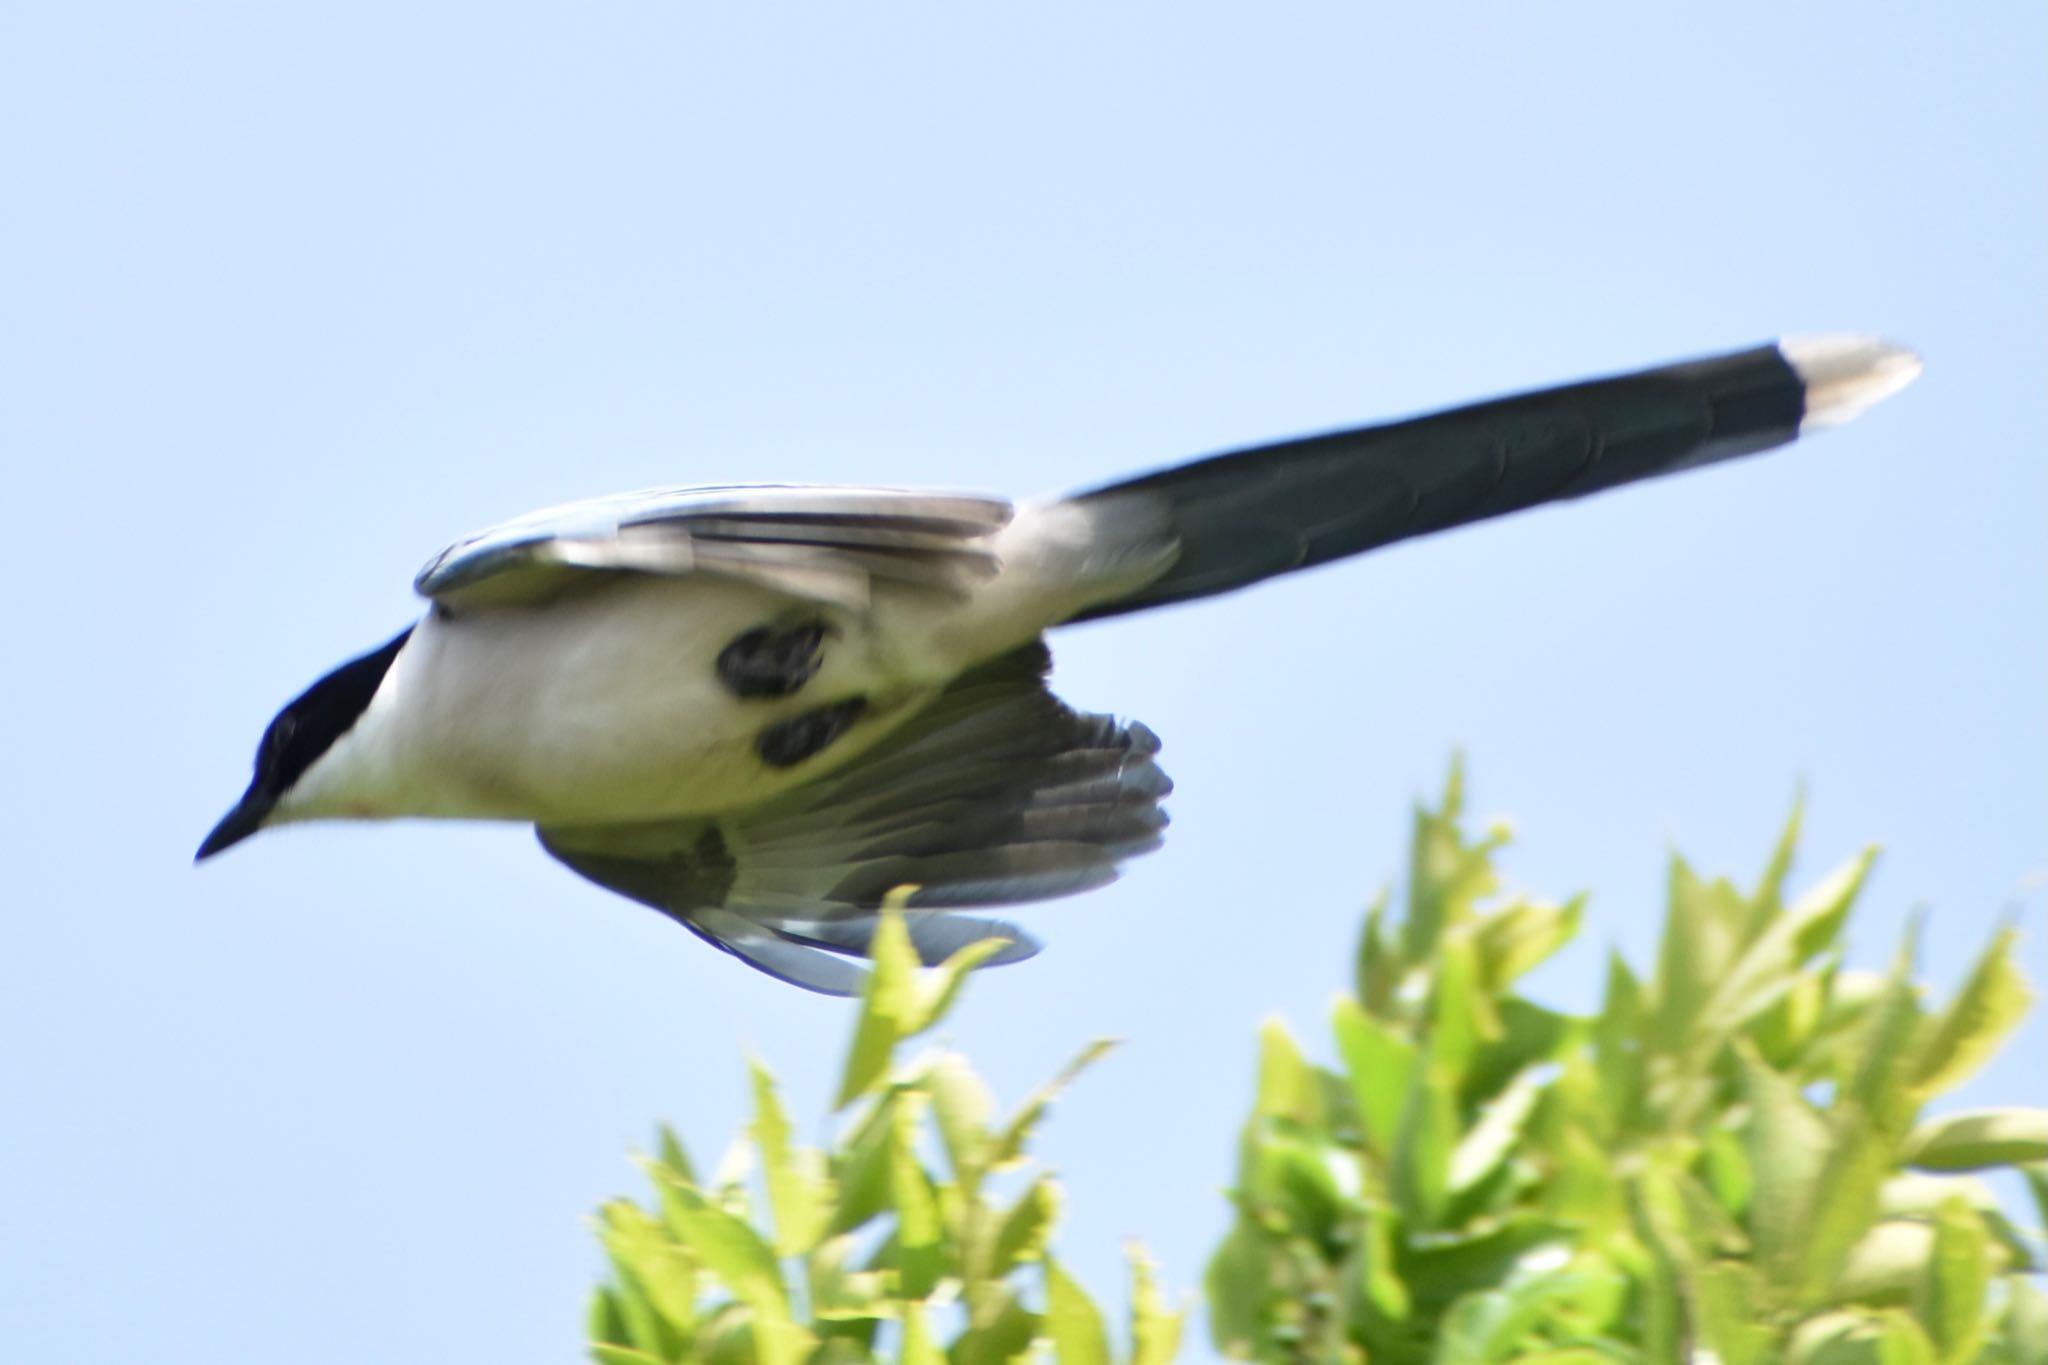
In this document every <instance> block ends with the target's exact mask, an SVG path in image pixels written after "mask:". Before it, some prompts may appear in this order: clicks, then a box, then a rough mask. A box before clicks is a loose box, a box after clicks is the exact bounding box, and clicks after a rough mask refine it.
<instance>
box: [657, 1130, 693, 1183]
mask: <svg viewBox="0 0 2048 1365" xmlns="http://www.w3.org/2000/svg"><path fill="white" fill-rule="evenodd" d="M657 1144H658V1146H659V1148H660V1151H661V1163H662V1165H664V1166H666V1167H668V1169H669V1172H670V1173H671V1174H672V1175H674V1176H675V1177H676V1178H677V1179H679V1180H682V1181H685V1182H687V1183H688V1184H691V1185H694V1184H696V1183H697V1170H696V1168H695V1167H694V1166H692V1165H691V1164H690V1154H689V1153H688V1152H687V1151H685V1150H684V1149H683V1140H682V1139H681V1138H679V1137H677V1136H676V1130H675V1129H673V1128H671V1127H669V1126H668V1125H667V1124H666V1123H664V1124H662V1125H661V1129H660V1132H659V1133H658V1135H657Z"/></svg>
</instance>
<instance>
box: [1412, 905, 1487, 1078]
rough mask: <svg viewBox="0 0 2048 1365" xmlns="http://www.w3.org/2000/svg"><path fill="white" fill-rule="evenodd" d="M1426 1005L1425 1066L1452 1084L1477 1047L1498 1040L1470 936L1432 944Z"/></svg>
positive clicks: (1467, 1068) (1464, 1070) (1458, 935)
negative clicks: (1432, 976)
mask: <svg viewBox="0 0 2048 1365" xmlns="http://www.w3.org/2000/svg"><path fill="white" fill-rule="evenodd" d="M1435 966H1436V981H1435V984H1434V988H1433V989H1432V990H1431V992H1430V1001H1429V1025H1430V1027H1429V1041H1428V1049H1427V1050H1428V1056H1429V1064H1430V1066H1431V1068H1432V1069H1433V1070H1435V1071H1436V1072H1437V1073H1438V1074H1439V1075H1441V1076H1444V1077H1446V1078H1447V1079H1449V1080H1451V1081H1452V1082H1453V1083H1456V1082H1459V1081H1462V1080H1463V1079H1464V1077H1465V1076H1466V1074H1467V1073H1468V1072H1469V1071H1470V1070H1471V1067H1472V1062H1473V1058H1474V1057H1475V1056H1477V1055H1478V1052H1479V1049H1480V1046H1481V1044H1483V1043H1487V1042H1491V1041H1493V1040H1495V1039H1497V1038H1499V1037H1500V1035H1501V1027H1500V1016H1499V1015H1498V1014H1497V1013H1495V1011H1494V1008H1493V1000H1492V999H1491V998H1490V997H1489V996H1488V995H1487V994H1486V993H1485V991H1484V990H1482V989H1481V987H1480V983H1479V962H1478V958H1477V957H1476V955H1475V954H1474V952H1473V948H1472V938H1471V935H1469V934H1467V933H1464V932H1459V933H1455V934H1449V935H1446V936H1445V937H1444V938H1443V939H1442V940H1441V941H1440V942H1439V943H1438V945H1437V956H1436V964H1435Z"/></svg>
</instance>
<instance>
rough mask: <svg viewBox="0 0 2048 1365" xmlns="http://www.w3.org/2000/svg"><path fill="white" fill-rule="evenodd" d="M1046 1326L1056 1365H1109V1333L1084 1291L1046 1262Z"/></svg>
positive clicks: (1065, 1273) (1049, 1261)
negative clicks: (1057, 1364) (1057, 1363)
mask: <svg viewBox="0 0 2048 1365" xmlns="http://www.w3.org/2000/svg"><path fill="white" fill-rule="evenodd" d="M1045 1326H1046V1329H1047V1330H1048V1331H1049V1332H1050V1333H1051V1334H1052V1349H1053V1358H1054V1359H1055V1360H1057V1361H1058V1362H1059V1365H1109V1359H1110V1356H1109V1332H1108V1330H1107V1329H1106V1328H1104V1326H1103V1324H1102V1313H1101V1312H1100V1311H1099V1310H1098V1309H1097V1308H1096V1307H1095V1301H1094V1300H1093V1299H1090V1298H1089V1297H1088V1294H1087V1291H1086V1290H1084V1289H1082V1288H1081V1286H1080V1285H1078V1284H1075V1283H1074V1281H1073V1280H1072V1279H1070V1278H1069V1277H1068V1275H1067V1272H1066V1271H1064V1270H1062V1269H1061V1268H1060V1266H1059V1263H1058V1262H1057V1261H1055V1260H1053V1259H1052V1258H1051V1257H1050V1256H1048V1257H1047V1258H1046V1259H1045Z"/></svg>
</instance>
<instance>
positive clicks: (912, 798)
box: [198, 337, 1920, 995]
mask: <svg viewBox="0 0 2048 1365" xmlns="http://www.w3.org/2000/svg"><path fill="white" fill-rule="evenodd" d="M1919 371H1920V362H1919V360H1918V358H1917V357H1915V356H1914V355H1913V354H1912V353H1911V352H1910V351H1907V350H1904V349H1902V348H1900V347H1896V346H1891V345H1888V344H1885V343H1883V342H1879V341H1876V340H1872V339H1869V338H1863V337H1826V338H1811V339H1804V340H1787V341H1783V342H1779V343H1777V344H1775V345H1768V346H1761V347H1757V348H1755V349H1752V350H1746V351H1739V352H1734V353H1730V354H1727V355H1720V356H1713V357H1709V358H1706V359H1702V360H1694V361H1688V362H1684V363H1680V364H1673V365H1666V366H1662V367H1659V368H1656V369H1650V370H1644V371H1641V372H1639V373H1635V374H1628V375H1619V376H1614V377H1611V378H1606V379H1596V380H1592V381H1589V382H1585V383H1579V384H1571V385H1567V386H1563V387H1559V388H1552V389H1546V390H1542V391H1538V392H1534V393H1528V394H1523V395H1520V396H1518V397H1512V398H1503V399H1497V400H1494V401H1492V402H1486V403H1479V404H1475V405H1472V406H1468V407H1460V408H1453V409H1451V410H1449V411H1445V412H1439V413H1435V414H1432V415H1429V416H1424V417H1418V418H1412V419H1409V420H1406V421H1398V422H1392V423H1388V424H1385V425H1380V426H1368V427H1360V428H1357V429H1353V430H1346V431H1337V432H1331V433H1328V434H1325V435H1317V436H1307V437H1303V438H1300V439H1297V440H1290V441H1282V442H1279V443H1277V444H1273V445H1267V446H1261V447H1258V448H1256V449H1250V450H1241V451H1236V452H1232V453H1229V454H1223V455H1216V456H1212V457H1210V458H1208V459H1203V460H1198V461H1195V462H1194V463H1191V464H1184V465H1180V466H1178V467H1175V468H1171V469H1165V470H1160V471H1158V472H1155V473H1150V474H1144V475H1140V476H1138V477H1136V478H1131V479H1125V480H1121V481H1119V482H1116V483H1110V484H1105V485H1103V486H1102V487H1099V488H1094V489H1090V490H1088V491H1086V492H1081V493H1075V494H1070V495H1067V496H1064V497H1053V498H1044V499H1039V500H1034V501H1028V502H1020V503H1011V502H1009V501H1008V500H1006V499H1003V498H996V497H980V496H973V495H963V494H955V493H929V492H917V491H909V490H902V489H893V488H851V487H820V486H795V485H757V486H735V487H724V488H656V489H649V490H646V491H643V492H637V493H626V494H621V495H618V496H615V497H607V498H596V499H592V500H590V501H587V502H578V503H571V504H569V505H567V506H563V507H555V508H550V509H547V510H545V511H540V512H534V513H532V514H530V515H527V516H523V517H519V518H516V519H514V520H512V521H508V522H505V523H504V524H502V525H499V526H495V527H492V528H491V529H489V530H487V531H482V532H479V533H477V534H475V535H472V536H468V537H465V538H464V539H462V540H458V541H456V542H455V543H454V544H453V545H451V546H449V547H448V548H447V549H445V550H443V551H442V552H441V553H440V554H438V555H436V556H435V557H434V558H433V559H432V560H431V561H430V562H429V563H428V564H427V566H426V568H424V569H423V570H421V571H420V574H419V577H418V579H417V581H416V584H415V586H416V587H417V588H418V590H419V592H420V594H421V595H422V596H423V597H425V598H426V599H427V602H428V608H427V612H426V615H425V616H424V617H423V618H421V619H420V620H419V621H418V622H416V623H415V624H413V625H411V626H408V627H407V628H406V629H405V630H404V631H402V632H401V633H400V634H399V635H398V636H397V638H395V639H393V640H391V641H389V642H387V643H386V644H384V645H381V646H379V647H378V648H376V649H374V650H371V651H370V652H369V653H367V654H364V655H363V656H361V657H360V658H357V659H354V660H352V661H350V662H348V663H345V664H343V665H342V666H341V667H339V668H337V669H335V670H334V671H333V672H331V673H329V674H328V675H327V676H326V677H324V678H321V679H320V680H319V681H318V682H316V683H314V684H313V685H312V686H311V687H309V688H307V689H306V690H305V691H304V692H303V693H301V694H300V695H299V696H297V697H295V698H294V699H293V700H292V701H290V702H289V703H287V704H286V705H285V707H284V709H283V710H281V711H279V712H278V713H277V716H276V718H275V719H273V720H272V721H271V722H270V725H269V728H268V729H266V730H265V731H264V734H263V738H262V741H261V743H260V744H259V745H258V746H257V750H256V759H255V773H254V776H253V777H252V778H251V779H250V782H249V785H248V788H247V790H246V791H244V792H243V794H242V797H241V799H240V800H239V801H238V802H236V804H235V806H234V809H232V810H230V811H229V812H228V813H227V815H226V816H225V817H223V818H222V819H221V821H220V823H219V824H217V825H216V826H214V828H213V831H212V832H211V833H210V834H208V835H207V836H206V840H205V842H204V843H202V844H201V845H200V847H199V854H198V857H199V858H200V859H202V860H203V859H206V858H211V857H212V856H214V855H215V854H217V853H220V852H221V851H222V850H224V849H226V848H228V847H230V846H231V845H234V844H237V843H239V842H241V841H242V840H243V839H246V838H248V837H249V836H250V835H252V834H254V833H256V832H257V831H258V830H261V829H266V828H269V827H271V826H275V825H284V824H292V823H297V822H299V821H304V820H334V819H365V818H370V819H376V818H389V817H396V816H426V817H437V818H444V819H481V820H514V821H519V822H522V823H526V824H531V825H533V826H534V827H535V830H536V832H537V833H538V834H539V836H540V842H541V846H542V847H543V848H545V849H546V850H547V851H548V852H549V853H550V854H552V855H553V856H554V857H555V858H557V859H559V860H560V861H562V862H564V863H566V864H568V866H569V867H571V868H573V869H574V870H575V871H577V872H579V873H581V874H582V875H583V876H585V877H587V878H589V879H590V880H591V881H594V882H596V883H598V884H599V885H601V886H605V887H608V888H610V889H611V890H613V891H616V892H618V893H620V894H621V895H624V896H628V897H630V898H632V899H633V900H636V901H640V902H642V903H643V904H646V905H649V906H652V907H653V908H654V909H656V910H659V911H661V912H662V913H663V914H666V915H668V916H670V917H672V918H673V919H675V920H677V921H678V922H680V923H681V924H683V925H684V926H686V927H687V928H689V929H690V930H692V931H693V932H695V933H696V934H697V935H699V936H700V937H702V938H703V939H705V940H706V941H707V942H709V943H712V944H714V945H716V946H717V947H719V948H722V949H724V950H725V951H726V952H729V953H731V954H732V955H734V956H735V957H738V958H740V959H741V960H742V961H745V962H747V963H749V964H750V965H752V966H754V967H757V968H759V969H761V970H762V971H764V972H767V973H769V974H770V975H772V976H776V977H779V978H781V979H782V980H784V981H787V982H790V983H792V984H794V985H797V986H801V987H804V988H806V989H808V990H813V991H819V992H823V993H825V994H830V995H850V994H857V993H858V992H859V990H860V988H861V984H862V982H863V980H864V979H865V975H866V969H865V967H864V966H863V965H862V964H861V959H862V958H863V957H864V956H865V955H866V952H867V949H868V948H869V946H870V943H871V941H872V938H873V935H874V932H875V929H876V926H877V925H878V923H879V922H880V917H879V907H880V906H881V904H882V902H883V899H884V897H886V896H888V895H889V894H890V893H891V892H892V891H898V890H899V889H904V888H914V890H909V891H908V896H907V900H903V898H902V897H901V896H899V898H898V899H899V900H901V901H902V903H903V904H904V905H905V907H906V909H907V910H908V911H909V913H908V914H907V915H906V917H905V918H906V921H907V923H908V925H909V927H910V931H911V937H912V940H913V943H914V945H915V947H916V949H917V951H918V954H919V956H920V957H921V958H922V959H923V960H924V961H925V962H927V963H936V962H939V961H942V960H944V959H945V958H946V957H947V956H948V955H950V954H951V953H952V952H953V951H954V950H955V949H957V948H959V947H961V946H963V945H965V944H968V943H972V942H976V941H979V940H981V939H984V938H999V939H1002V940H1005V943H1004V946H1003V947H1002V948H1001V949H1000V950H999V951H998V952H996V953H995V955H994V956H993V957H991V958H990V959H989V960H988V963H986V964H984V965H994V964H997V963H1004V962H1014V961H1017V960H1019V959H1022V958H1025V957H1029V956H1031V955H1032V954H1033V953H1035V952H1036V951H1037V944H1036V943H1034V942H1033V941H1032V940H1031V939H1030V937H1029V936H1027V935H1025V934H1024V933H1023V932H1022V931H1020V930H1018V929H1017V928H1015V927H1014V926H1012V925H1009V924H1005V923H1001V922H998V921H994V920H989V919H984V918H980V917H977V916H973V915H964V914H961V913H958V912H959V911H961V910H963V909H972V908H974V907H983V906H1000V905H1016V904H1021V903H1025V902H1030V901H1037V900H1043V899H1047V898H1050V897H1055V896H1064V895H1068V894H1071V893H1073V892H1077V891H1083V890H1086V889H1088V888H1091V887H1095V886H1100V885H1102V884H1103V883H1105V882H1108V881H1110V880H1112V879H1113V878H1115V876H1116V875H1117V871H1118V868H1119V865H1120V864H1122V863H1123V862H1125V861H1126V860H1128V859H1131V858H1134V857H1137V856H1138V855H1140V854H1143V853H1147V852H1150V851H1151V850H1152V849H1155V848H1157V847H1158V846H1159V844H1160V839H1161V833H1162V831H1163V830H1164V828H1165V825H1166V815H1165V812H1164V811H1163V810H1162V809H1161V808H1160V802H1161V800H1162V799H1163V798H1164V797H1165V796H1166V795H1167V793H1168V792H1169V791H1170V790H1171V787H1172V784H1171V783H1170V782H1169V781H1168V780H1167V777H1166V775H1165V774H1164V773H1163V772H1162V771H1161V770H1160V768H1159V766H1158V762H1157V755H1158V751H1159V742H1158V740H1157V739H1156V738H1155V737H1154V736H1153V734H1152V732H1151V731H1149V730H1147V729H1146V728H1145V727H1144V726H1143V725H1140V724H1137V723H1136V722H1132V721H1124V720H1119V719H1117V718H1115V717H1113V716H1106V715H1089V714H1084V713H1082V712H1078V711H1075V710H1073V709H1072V708H1070V707H1068V706H1067V705H1066V704H1065V703H1063V702H1061V701H1060V699H1059V698H1058V697H1056V696H1054V695H1053V693H1052V691H1051V689H1050V688H1049V687H1048V685H1047V681H1046V675H1047V673H1048V671H1049V669H1050V663H1051V660H1050V655H1049V654H1048V653H1047V651H1046V647H1045V643H1044V633H1045V632H1046V631H1048V630H1050V629H1052V628H1053V627H1056V626H1062V625H1068V624H1071V623H1073V622H1077V621H1088V620H1094V619H1098V618H1101V617H1107V616H1118V615H1122V614H1123V613H1126V612H1133V611H1141V610H1144V609H1146V608H1149V607H1160V606H1167V605H1169V604H1172V603H1176V602H1186V601H1190V600H1192V599H1195V598H1199V597H1208V596H1212V595H1214V594H1217V593H1223V592H1229V591H1232V590H1234V589H1237V588H1242V587H1245V586H1246V585H1248V584H1251V583H1256V582H1258V581H1259V580H1261V579H1264V578H1270V577H1272V576H1274V575H1276V574H1283V573H1290V572H1293V571H1294V570H1297V569H1307V568H1313V567H1315V566H1316V565H1319V564H1323V563H1327V562H1329V561H1330V560H1334V559H1341V558H1344V557H1345V556H1348V555H1355V554H1360V553H1362V552H1364V551H1366V550H1370V549H1373V548H1375V547H1377V546H1381V545H1386V544H1389V543H1391V542H1394V541H1398V540H1403V539H1406V538H1408V537H1411V536H1418V535H1423V534H1426V533H1429V532H1432V531H1441V530H1445V529H1447V528H1450V527H1453V526H1459V525H1463V524H1465V523H1467V522H1472V521H1478V520H1482V519H1484V518H1487V517H1494V516H1499V515H1502V514H1503V513H1507V512H1513V511H1518V510H1520V509H1522V508H1527V507H1534V506H1536V505H1538V504H1541V503H1546V502H1553V501H1557V500H1560V499H1565V498H1576V497H1582V496H1584V495H1586V494H1589V493H1596V492H1599V491H1600V490H1602V489H1605V488H1612V487H1614V486H1616V485H1619V484H1624V483H1631V482H1634V481H1636V480H1638V479H1648V478H1654V477H1657V476H1658V475H1662V474H1670V473H1675V472H1677V471H1680V470H1684V469H1691V468H1693V467H1695V466H1698V465H1704V464H1712V463H1715V462H1717V461H1720V460H1726V459H1730V458H1732V457H1734V456H1738V455H1747V454H1750V453H1752V452H1755V451H1760V450H1765V449H1768V448H1770V447H1772V446H1777V445H1782V444H1784V443H1786V442H1788V441H1791V440H1793V439H1794V438H1795V437H1797V436H1800V435H1803V434H1805V433H1807V432H1809V431H1811V430H1813V429H1814V428H1816V427H1821V426H1828V425H1834V424H1837V423H1840V422H1842V421H1845V420H1847V419H1848V418H1850V417H1853V416H1855V415H1856V414H1857V413H1858V412H1860V411H1862V410H1863V409H1864V408H1866V407H1868V406H1870V405H1871V404H1872V403H1875V402H1877V401H1879V400H1880V399H1883V398H1885V397H1887V396H1889V395H1890V394H1892V393H1895V392H1897V391H1898V390H1899V389H1901V388H1903V387H1904V386H1905V385H1906V384H1908V383H1910V382H1911V381H1912V380H1913V378H1914V377H1915V376H1916V375H1917V374H1918V373H1919Z"/></svg>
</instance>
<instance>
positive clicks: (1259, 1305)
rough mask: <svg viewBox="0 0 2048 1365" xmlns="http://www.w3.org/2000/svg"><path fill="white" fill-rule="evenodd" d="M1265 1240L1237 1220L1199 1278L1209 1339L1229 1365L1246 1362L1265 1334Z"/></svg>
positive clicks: (1267, 1260) (1243, 1221)
mask: <svg viewBox="0 0 2048 1365" xmlns="http://www.w3.org/2000/svg"><path fill="white" fill-rule="evenodd" d="M1264 1242H1265V1238H1264V1237H1262V1236H1261V1235H1260V1234H1259V1233H1258V1231H1257V1230H1256V1229H1255V1228H1254V1227H1253V1226H1252V1225H1251V1224H1250V1223H1248V1222H1247V1221H1245V1220H1243V1219H1239V1220H1238V1223H1237V1225H1236V1226H1235V1227H1233V1228H1231V1230H1230V1231H1229V1232H1228V1233H1227V1234H1225V1235H1224V1238H1223V1242H1222V1244H1221V1245H1220V1246H1218V1247H1217V1248H1216V1251H1215V1254H1214V1255H1212V1256H1211V1257H1210V1258H1209V1268H1208V1273H1207V1274H1206V1275H1204V1276H1203V1284H1202V1288H1203V1298H1204V1301H1205V1306H1206V1308H1207V1309H1208V1318H1209V1337H1210V1340H1211V1341H1213V1342H1214V1343H1215V1344H1216V1348H1217V1349H1218V1350H1219V1351H1221V1352H1223V1353H1224V1355H1226V1356H1228V1357H1229V1358H1230V1359H1232V1360H1244V1359H1248V1358H1250V1356H1251V1355H1252V1352H1253V1343H1254V1342H1256V1341H1258V1340H1259V1339H1260V1338H1261V1337H1263V1336H1264V1334H1265V1324H1266V1300H1267V1294H1268V1289H1267V1277H1268V1273H1269V1270H1270V1268H1271V1265H1272V1262H1271V1261H1270V1259H1269V1258H1268V1256H1267V1254H1266V1248H1265V1246H1264Z"/></svg>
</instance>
